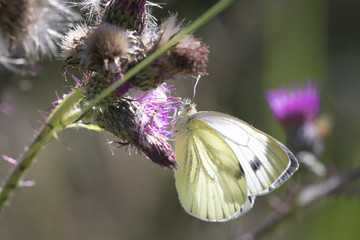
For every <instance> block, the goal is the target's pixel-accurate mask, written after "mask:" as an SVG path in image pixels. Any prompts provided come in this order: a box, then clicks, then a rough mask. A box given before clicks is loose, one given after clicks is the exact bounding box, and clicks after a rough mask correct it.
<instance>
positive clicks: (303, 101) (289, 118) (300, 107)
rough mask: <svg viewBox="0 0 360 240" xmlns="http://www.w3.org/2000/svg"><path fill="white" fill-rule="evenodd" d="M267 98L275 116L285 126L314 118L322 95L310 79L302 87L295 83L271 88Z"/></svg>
mask: <svg viewBox="0 0 360 240" xmlns="http://www.w3.org/2000/svg"><path fill="white" fill-rule="evenodd" d="M266 99H267V101H268V103H269V105H270V108H271V110H272V113H273V114H274V116H275V118H276V119H277V120H278V121H279V122H280V123H281V124H282V125H284V126H285V127H286V126H292V125H297V124H301V123H303V122H305V121H307V120H314V119H315V118H316V116H317V115H318V113H319V109H320V96H319V90H318V87H317V85H316V84H315V83H314V82H312V81H308V82H307V83H306V85H305V86H304V87H303V88H302V87H300V86H299V85H294V86H293V87H292V88H290V89H286V88H285V87H282V88H278V89H275V90H270V91H268V92H267V93H266Z"/></svg>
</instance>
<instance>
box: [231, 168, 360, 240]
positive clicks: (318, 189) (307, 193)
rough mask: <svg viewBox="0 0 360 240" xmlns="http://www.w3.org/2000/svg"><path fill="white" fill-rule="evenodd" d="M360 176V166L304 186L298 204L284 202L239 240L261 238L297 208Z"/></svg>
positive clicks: (331, 192)
mask: <svg viewBox="0 0 360 240" xmlns="http://www.w3.org/2000/svg"><path fill="white" fill-rule="evenodd" d="M359 178H360V168H357V169H355V170H351V171H348V172H345V173H343V174H342V175H340V176H339V175H336V176H332V177H330V178H329V179H327V180H326V181H325V182H323V183H320V184H314V185H310V186H306V187H303V188H302V189H301V190H300V191H299V193H298V194H297V196H295V197H296V204H294V205H293V206H288V204H286V203H283V204H282V206H280V207H278V209H279V210H280V211H275V212H274V213H273V214H272V215H271V216H270V217H269V218H267V219H265V220H264V221H263V222H261V223H260V224H259V225H258V227H257V228H255V229H254V230H253V231H252V232H248V233H245V234H243V235H242V236H240V237H238V238H237V239H238V240H254V239H259V238H261V237H262V236H264V235H265V234H266V233H268V232H270V231H271V230H273V229H274V228H275V227H276V226H277V225H278V224H280V223H281V222H283V221H284V220H285V219H287V218H288V217H290V216H291V215H293V214H295V213H296V211H297V210H299V209H300V208H303V207H305V206H308V205H310V204H312V203H314V202H316V201H317V200H320V199H322V198H325V197H327V196H329V195H331V194H333V193H334V192H336V191H340V190H341V189H343V188H344V186H346V185H347V184H349V183H351V182H353V181H355V180H357V179H359Z"/></svg>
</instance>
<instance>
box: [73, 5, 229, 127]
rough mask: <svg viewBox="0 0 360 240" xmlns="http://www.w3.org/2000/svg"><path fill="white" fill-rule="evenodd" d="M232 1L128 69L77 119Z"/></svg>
mask: <svg viewBox="0 0 360 240" xmlns="http://www.w3.org/2000/svg"><path fill="white" fill-rule="evenodd" d="M233 2H234V0H222V1H219V2H218V3H217V4H215V5H214V6H213V7H211V8H210V9H209V10H207V11H206V12H205V13H203V14H202V15H201V16H200V17H199V18H198V19H196V20H195V21H194V22H193V23H192V24H190V25H189V26H188V27H187V28H185V29H184V30H183V31H181V32H180V33H179V34H177V35H176V36H175V37H173V38H172V39H171V40H170V41H169V42H167V43H166V44H164V45H163V46H162V47H161V48H159V49H158V50H156V51H155V52H154V53H152V54H151V55H150V56H148V57H146V58H145V59H144V60H142V61H141V62H140V63H138V64H137V65H135V66H134V67H133V68H132V69H130V70H129V71H128V72H127V73H126V74H125V75H124V77H123V78H122V79H121V80H119V81H116V82H114V83H113V84H112V85H110V86H109V87H107V88H106V89H104V90H103V91H102V92H101V93H100V94H99V95H97V96H96V97H95V98H94V99H93V100H92V101H90V102H89V105H87V106H86V107H84V108H83V109H82V114H81V116H80V117H79V120H80V119H82V118H83V117H84V116H85V115H86V113H87V112H88V111H89V110H90V109H91V108H92V107H93V106H95V105H96V104H97V103H98V102H100V101H101V100H102V99H103V98H105V97H106V96H108V95H109V94H110V93H112V92H113V91H114V90H116V89H117V88H118V87H120V86H121V85H122V84H123V83H125V82H126V81H128V80H129V79H130V78H132V77H133V76H135V74H137V73H138V72H140V71H141V70H142V69H144V68H145V67H146V66H148V65H149V64H150V63H151V62H153V61H154V60H155V59H156V58H158V57H159V56H161V55H162V54H163V53H165V52H166V51H167V50H169V49H170V48H171V47H172V46H174V45H175V44H176V43H177V42H178V41H179V40H180V39H182V38H183V37H185V36H186V35H188V34H190V33H192V32H194V31H195V30H196V29H198V28H200V27H201V26H203V25H204V24H205V23H207V22H208V21H210V20H211V19H212V18H214V17H216V16H217V15H218V14H219V13H220V12H222V11H223V10H224V9H226V8H227V7H228V6H229V5H230V4H231V3H233Z"/></svg>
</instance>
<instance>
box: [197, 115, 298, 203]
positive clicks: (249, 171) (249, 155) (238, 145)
mask: <svg viewBox="0 0 360 240" xmlns="http://www.w3.org/2000/svg"><path fill="white" fill-rule="evenodd" d="M194 118H195V119H198V120H202V121H204V122H205V123H207V124H208V125H209V126H210V127H211V128H212V129H214V130H216V132H217V133H218V134H219V135H220V136H221V137H222V138H223V139H224V140H225V141H226V143H227V144H228V145H229V146H230V147H231V149H232V150H233V151H234V153H235V155H236V156H237V159H239V161H240V164H241V167H242V168H243V170H244V172H245V178H246V183H247V187H248V194H249V195H250V196H257V195H263V194H266V193H268V192H270V191H272V190H274V189H275V188H277V187H279V186H280V185H281V184H282V183H284V182H285V181H286V180H287V179H288V178H289V177H290V176H291V175H292V174H293V173H294V172H295V171H296V170H297V169H298V166H299V164H298V161H297V160H296V158H295V157H294V155H293V154H292V153H291V152H290V151H289V150H288V149H287V148H286V147H285V146H284V145H283V144H282V143H280V142H278V141H277V140H275V139H274V138H272V137H270V136H269V135H267V134H265V133H263V132H261V131H259V130H257V129H256V128H254V127H252V126H250V125H249V124H247V123H246V122H244V121H242V120H240V119H238V118H235V117H232V116H230V115H227V114H223V113H219V112H197V113H196V114H194Z"/></svg>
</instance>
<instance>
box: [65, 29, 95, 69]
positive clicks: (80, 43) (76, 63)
mask: <svg viewBox="0 0 360 240" xmlns="http://www.w3.org/2000/svg"><path fill="white" fill-rule="evenodd" d="M88 33H89V28H88V26H86V25H85V24H78V25H76V26H75V27H74V28H73V29H71V30H69V31H68V32H67V33H66V35H65V37H64V38H63V39H62V40H61V50H62V53H61V55H60V56H61V57H62V58H63V59H64V61H65V67H68V66H73V67H76V68H79V67H80V62H81V59H84V58H85V54H84V53H85V51H84V41H85V38H86V37H87V35H88Z"/></svg>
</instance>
